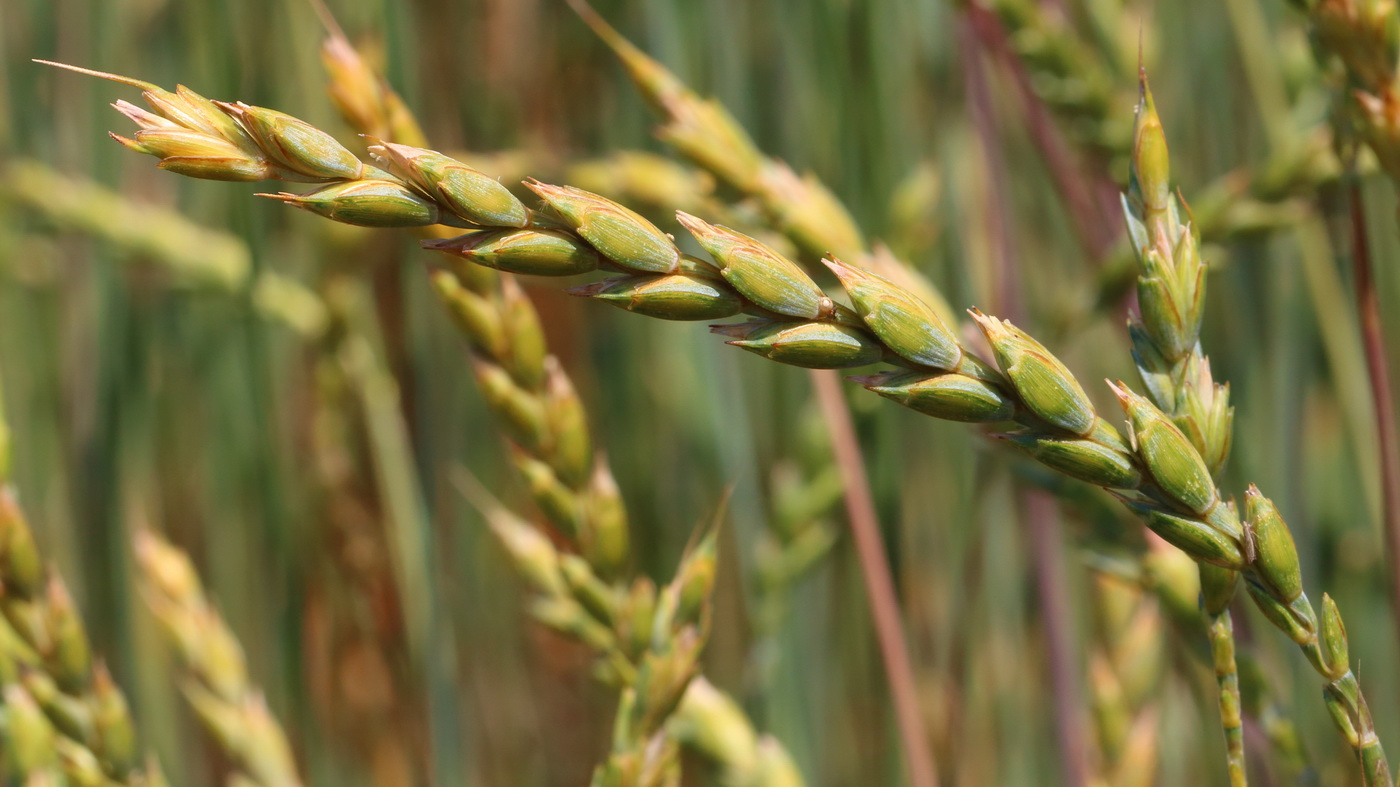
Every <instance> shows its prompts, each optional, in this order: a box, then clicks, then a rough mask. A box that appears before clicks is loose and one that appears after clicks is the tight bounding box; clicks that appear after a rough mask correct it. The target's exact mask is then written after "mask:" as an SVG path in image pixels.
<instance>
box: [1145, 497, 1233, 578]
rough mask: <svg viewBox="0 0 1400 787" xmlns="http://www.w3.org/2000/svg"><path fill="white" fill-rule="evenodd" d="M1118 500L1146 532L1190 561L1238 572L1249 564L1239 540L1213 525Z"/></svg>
mask: <svg viewBox="0 0 1400 787" xmlns="http://www.w3.org/2000/svg"><path fill="white" fill-rule="evenodd" d="M1117 497H1118V499H1119V500H1121V501H1122V502H1123V505H1125V506H1127V507H1128V508H1129V509H1131V510H1132V511H1133V513H1135V514H1137V515H1138V517H1139V518H1141V519H1142V521H1143V523H1144V524H1146V525H1147V527H1148V529H1150V530H1151V531H1152V532H1154V533H1156V534H1157V535H1159V536H1161V537H1162V540H1164V541H1166V542H1167V543H1168V544H1171V545H1172V546H1174V547H1176V548H1177V549H1180V550H1181V551H1183V552H1185V553H1186V554H1188V555H1190V556H1191V557H1192V559H1194V560H1196V561H1198V562H1201V563H1212V564H1214V565H1217V566H1220V567H1222V568H1228V569H1231V570H1234V571H1241V570H1243V569H1244V568H1245V567H1246V566H1247V565H1248V563H1249V561H1248V560H1247V559H1246V557H1245V550H1244V546H1243V544H1241V542H1240V540H1239V539H1237V538H1234V537H1232V536H1230V535H1227V534H1226V533H1223V532H1221V530H1220V529H1219V528H1218V527H1216V526H1215V525H1213V524H1211V523H1209V522H1206V521H1204V520H1202V519H1198V518H1196V517H1191V516H1183V515H1182V514H1179V513H1177V512H1176V511H1173V510H1171V509H1169V508H1165V507H1163V506H1159V505H1157V504H1155V503H1151V502H1148V501H1145V500H1134V499H1130V498H1126V497H1123V496H1121V495H1117ZM1221 507H1222V508H1224V506H1221Z"/></svg>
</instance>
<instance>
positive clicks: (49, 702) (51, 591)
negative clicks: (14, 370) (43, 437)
mask: <svg viewBox="0 0 1400 787" xmlns="http://www.w3.org/2000/svg"><path fill="white" fill-rule="evenodd" d="M10 453H11V446H10V438H9V431H8V427H7V426H6V424H5V418H4V401H3V397H0V614H3V621H0V662H3V666H4V670H3V672H4V674H3V675H2V676H0V677H2V678H3V683H4V684H5V692H4V696H3V698H0V710H3V713H4V716H5V719H6V720H7V722H8V724H7V725H6V727H5V729H4V730H3V734H4V736H5V738H6V741H7V744H8V745H9V746H10V747H11V748H12V749H13V750H15V752H16V758H17V759H16V761H15V762H14V763H12V766H13V767H14V768H18V769H21V770H22V769H24V768H28V767H29V766H30V765H31V764H32V765H33V767H34V772H36V773H43V772H47V771H51V770H52V769H53V768H55V767H56V768H58V769H59V770H61V771H62V772H63V773H64V774H65V775H67V776H69V777H71V778H75V779H78V780H80V781H81V783H84V784H97V783H112V784H121V785H132V786H133V787H159V786H160V785H164V784H165V780H164V777H163V776H162V775H161V773H160V771H159V768H158V767H157V766H156V765H155V763H154V761H151V762H148V763H143V762H142V756H141V753H140V749H139V747H138V745H137V740H136V727H135V724H134V723H133V722H132V719H131V712H130V710H129V708H128V706H127V701H126V697H125V695H124V694H123V693H122V691H121V689H120V688H119V687H118V686H117V684H116V682H115V681H113V680H112V676H111V673H109V672H108V671H107V668H106V666H105V665H103V663H102V662H101V661H100V660H98V659H97V658H96V657H94V655H93V653H92V648H91V646H90V645H89V643H88V637H87V632H86V630H85V629H84V628H83V621H82V618H81V617H80V616H79V614H78V609H77V607H76V606H75V605H74V603H73V599H72V597H71V596H70V595H69V594H68V589H67V587H66V586H65V585H64V583H63V578H62V577H61V576H59V574H58V572H57V571H56V570H54V569H51V568H45V567H44V565H43V562H42V559H41V558H40V556H39V550H38V547H37V546H36V545H35V543H34V534H33V532H32V531H31V530H30V528H29V523H28V521H27V520H26V519H25V516H24V512H23V511H22V510H21V509H20V506H19V501H18V499H17V498H16V496H15V491H14V488H13V487H12V486H11V485H10V478H9V470H10V467H11V465H10V462H11V456H10ZM21 775H25V776H28V773H22V774H21Z"/></svg>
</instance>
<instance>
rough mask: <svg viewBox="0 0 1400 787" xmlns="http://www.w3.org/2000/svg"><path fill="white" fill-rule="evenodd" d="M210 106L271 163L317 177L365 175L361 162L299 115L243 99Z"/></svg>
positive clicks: (346, 177) (342, 177) (315, 179)
mask: <svg viewBox="0 0 1400 787" xmlns="http://www.w3.org/2000/svg"><path fill="white" fill-rule="evenodd" d="M214 105H215V106H217V107H218V108H219V109H222V110H223V111H224V112H226V113H228V116H229V117H231V118H233V119H234V120H236V121H238V125H240V126H242V127H243V130H244V131H246V132H248V136H250V137H252V138H253V141H254V142H255V143H257V146H258V149H259V150H261V151H262V152H263V153H264V154H266V155H267V157H268V158H269V159H271V160H272V161H273V162H274V163H275V164H277V165H279V166H281V167H283V168H285V169H287V170H289V171H291V172H294V173H296V174H298V175H301V176H302V177H303V178H308V179H310V180H312V181H317V180H338V179H345V180H352V179H355V178H359V177H362V176H363V175H364V174H365V165H364V163H363V162H361V161H360V160H359V158H357V157H356V156H355V154H354V153H351V152H350V151H349V150H346V148H345V146H344V145H342V144H340V143H339V142H337V141H336V139H335V137H332V136H331V135H330V134H327V133H326V132H324V131H322V130H320V129H319V128H316V127H315V126H313V125H311V124H310V123H307V122H306V121H304V120H301V119H300V118H295V117H292V116H291V115H287V114H284V113H282V112H278V111H276V110H274V109H267V108H265V107H255V106H250V105H248V104H244V103H243V102H241V101H239V102H235V103H228V102H224V101H215V102H214Z"/></svg>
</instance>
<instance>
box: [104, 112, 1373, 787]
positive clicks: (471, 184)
mask: <svg viewBox="0 0 1400 787" xmlns="http://www.w3.org/2000/svg"><path fill="white" fill-rule="evenodd" d="M148 92H151V91H148ZM154 95H155V97H156V98H157V99H158V98H161V97H163V95H169V94H154ZM206 103H207V104H208V106H207V108H205V107H204V106H203V105H201V110H202V111H207V112H221V113H222V116H223V117H224V118H226V119H228V120H229V121H231V122H234V123H235V124H236V125H237V128H238V134H237V135H234V136H233V137H232V138H229V137H224V136H219V135H216V134H214V133H211V129H217V127H215V126H214V125H213V123H214V122H216V121H208V122H207V123H206V122H202V121H196V122H195V123H194V126H193V127H192V128H191V127H181V128H187V130H190V131H194V132H195V134H194V137H195V138H194V139H190V138H188V137H181V138H180V140H181V144H180V146H179V147H178V148H172V147H171V146H170V143H171V138H170V133H171V132H173V131H174V128H175V127H177V124H176V123H175V122H174V121H172V120H171V119H169V118H167V117H164V116H160V115H152V114H151V113H147V112H144V111H142V110H137V109H135V108H134V107H131V106H130V105H124V106H122V107H121V108H122V110H123V112H124V113H125V114H127V115H128V116H129V117H132V118H133V119H135V120H136V121H137V122H138V125H141V126H142V130H141V131H140V132H138V133H137V135H136V138H135V139H132V140H125V139H123V140H122V142H123V144H124V145H126V146H128V147H130V148H132V149H134V150H137V151H138V152H143V153H147V154H151V155H155V156H157V157H159V158H161V159H162V166H163V167H164V168H166V169H172V170H175V171H178V172H182V173H183V174H188V175H193V176H199V177H206V178H208V177H214V178H216V179H217V178H219V177H221V176H222V177H238V178H246V177H247V173H250V172H257V173H260V174H265V173H268V172H272V171H278V172H290V173H293V174H295V175H297V176H299V177H300V178H301V179H304V180H305V179H311V180H321V181H329V183H330V184H329V185H327V186H325V187H323V188H321V189H318V190H316V191H313V192H311V193H309V194H304V195H294V194H279V195H274V196H275V197H276V198H277V199H278V200H279V201H283V202H287V203H289V204H292V205H294V206H296V207H299V208H302V209H304V210H308V211H310V212H313V213H316V214H318V215H322V216H324V217H327V218H332V219H336V220H340V221H344V222H347V223H356V224H361V225H366V226H376V227H414V226H426V225H429V224H433V223H450V224H467V225H469V226H470V227H473V228H478V227H479V228H481V229H475V230H473V231H472V232H469V233H468V234H466V235H463V236H462V237H461V238H458V239H455V240H452V241H446V242H432V243H430V244H428V245H429V247H431V248H434V249H436V250H439V251H443V252H446V253H448V254H449V255H451V256H452V257H453V258H454V259H461V260H464V261H468V262H471V263H475V264H478V265H485V266H488V267H495V268H499V269H505V270H512V271H519V272H529V273H535V274H543V275H557V276H565V275H573V274H577V273H584V272H588V271H591V270H596V269H598V268H600V267H602V268H605V269H609V270H614V271H619V272H622V273H623V275H622V276H621V277H618V278H614V279H610V280H607V281H605V282H600V283H598V284H596V285H589V286H588V287H586V288H583V289H582V290H580V291H578V292H579V294H582V295H587V296H590V297H598V298H600V299H604V300H609V301H611V302H613V303H615V304H616V305H618V306H620V307H622V308H626V309H628V310H630V311H636V312H640V313H644V314H650V315H651V316H655V317H661V318H668V319H690V320H696V319H713V318H715V317H723V316H727V315H732V314H735V313H738V312H739V311H741V310H742V311H747V312H749V313H750V314H752V315H755V316H756V317H757V318H758V319H755V320H752V321H750V322H747V323H741V324H737V325H724V326H718V327H717V328H716V329H715V330H716V331H717V332H719V333H721V334H723V335H726V336H728V337H730V339H731V342H730V343H731V344H734V345H736V346H739V347H742V348H743V349H746V350H749V351H751V352H754V353H756V354H760V355H763V356H765V357H768V358H770V359H772V360H777V361H780V362H785V363H789V364H793V365H797V366H806V367H809V368H850V367H854V366H863V365H869V364H872V363H876V362H879V361H881V360H886V361H888V362H890V363H892V364H895V365H897V366H898V367H901V369H902V370H905V371H895V372H886V373H883V374H880V375H875V376H872V377H866V378H862V379H861V382H863V383H864V384H865V385H866V386H867V387H868V388H871V389H873V390H875V391H876V392H877V393H880V394H882V395H884V396H887V397H888V398H893V399H896V400H897V401H900V402H901V403H903V404H906V406H910V407H912V408H914V409H916V410H919V411H921V412H924V413H926V414H929V415H934V416H937V417H941V418H945V419H950V420H961V421H970V422H983V423H996V422H1005V421H1015V422H1017V423H1019V424H1020V425H1021V426H1022V427H1023V428H1022V429H1021V430H1019V431H1016V432H1013V433H1009V434H1006V435H1005V437H1006V439H1008V440H1010V441H1012V442H1013V443H1015V444H1016V445H1018V446H1019V447H1021V448H1023V449H1024V450H1025V451H1026V452H1027V453H1029V454H1030V455H1031V456H1033V457H1034V458H1036V459H1038V460H1039V461H1041V462H1042V463H1043V464H1046V465H1047V466H1049V467H1051V468H1052V469H1055V470H1058V471H1060V472H1063V473H1065V474H1067V475H1070V476H1072V477H1075V478H1079V479H1080V480H1085V481H1088V482H1090V483H1094V484H1096V485H1100V486H1104V487H1106V488H1109V489H1111V490H1119V495H1120V499H1121V500H1122V501H1123V503H1124V504H1125V505H1126V506H1127V507H1128V508H1129V509H1130V510H1132V511H1133V512H1134V513H1136V514H1137V515H1138V516H1139V518H1141V519H1142V520H1143V522H1144V523H1145V524H1146V525H1147V526H1148V527H1149V528H1151V529H1152V530H1153V531H1154V532H1156V533H1157V534H1158V535H1160V536H1161V537H1162V538H1163V539H1165V540H1166V541H1168V542H1169V543H1172V544H1174V545H1176V546H1178V547H1179V548H1181V549H1183V550H1184V551H1186V552H1187V553H1188V554H1190V555H1191V556H1192V557H1193V558H1195V559H1196V560H1197V561H1199V562H1204V563H1211V564H1214V565H1217V566H1220V567H1222V568H1226V569H1230V570H1234V571H1240V572H1242V573H1245V574H1246V578H1247V579H1249V580H1250V581H1249V588H1250V594H1251V596H1252V597H1253V598H1254V599H1255V601H1256V602H1257V603H1258V604H1259V606H1260V608H1261V609H1262V610H1264V612H1265V614H1266V616H1268V617H1269V619H1270V621H1271V622H1273V623H1274V624H1275V625H1276V626H1277V627H1279V628H1280V629H1282V630H1284V631H1285V633H1287V634H1288V635H1289V636H1290V637H1291V638H1293V639H1294V640H1295V641H1296V642H1297V643H1298V644H1299V645H1300V646H1301V647H1302V648H1303V650H1304V652H1305V654H1307V655H1308V657H1309V660H1310V662H1311V663H1312V664H1313V666H1314V667H1315V668H1316V669H1317V671H1318V672H1319V673H1321V674H1322V675H1323V676H1324V677H1325V678H1326V679H1327V699H1328V706H1329V708H1331V709H1332V710H1333V714H1334V719H1335V720H1336V722H1337V724H1338V726H1339V728H1340V729H1341V730H1342V731H1343V733H1344V735H1345V736H1346V737H1347V739H1348V741H1349V742H1350V743H1351V744H1352V745H1353V746H1354V747H1355V748H1356V749H1357V751H1358V755H1359V756H1360V758H1361V759H1362V762H1363V766H1364V767H1363V771H1364V772H1365V773H1366V778H1367V781H1368V784H1371V783H1376V784H1379V783H1383V782H1380V781H1376V779H1377V778H1379V777H1380V775H1381V774H1386V775H1388V774H1389V768H1388V765H1387V763H1386V761H1385V758H1384V752H1383V750H1382V749H1381V747H1380V743H1379V740H1377V739H1376V737H1375V733H1374V728H1373V725H1372V724H1371V721H1370V714H1369V711H1367V710H1366V707H1365V702H1364V699H1363V698H1362V696H1361V693H1360V687H1359V685H1358V683H1357V681H1356V678H1355V676H1354V675H1353V674H1352V673H1351V671H1350V665H1349V663H1348V659H1347V658H1346V657H1345V656H1346V640H1345V633H1344V631H1343V630H1342V629H1341V624H1340V621H1341V619H1340V616H1339V615H1338V613H1337V612H1336V607H1335V605H1334V604H1332V603H1331V601H1330V599H1325V600H1324V613H1323V615H1322V619H1321V623H1320V624H1319V622H1318V619H1317V616H1316V615H1315V614H1314V613H1313V611H1312V608H1311V606H1310V605H1309V604H1308V602H1307V601H1306V598H1305V597H1303V595H1302V588H1301V578H1300V576H1299V573H1298V564H1297V555H1296V551H1295V550H1294V549H1293V545H1292V537H1291V535H1290V534H1289V532H1288V529H1287V525H1286V524H1285V523H1284V522H1283V519H1282V518H1281V517H1280V516H1279V515H1278V513H1277V511H1276V510H1274V508H1273V506H1272V504H1271V503H1269V501H1268V500H1267V499H1266V498H1264V497H1263V496H1262V495H1260V494H1259V493H1258V491H1257V490H1255V489H1253V488H1251V491H1250V494H1249V496H1248V503H1249V509H1248V513H1249V516H1248V518H1247V519H1246V520H1241V518H1240V517H1239V514H1238V513H1237V512H1236V510H1235V507H1234V505H1233V504H1232V503H1228V502H1226V501H1225V500H1224V499H1223V497H1222V495H1221V494H1220V492H1219V490H1218V489H1217V488H1216V486H1215V484H1214V482H1213V480H1212V479H1211V476H1210V471H1209V469H1208V467H1207V464H1206V460H1205V459H1204V458H1203V457H1202V455H1201V454H1200V452H1199V451H1197V450H1196V448H1195V447H1194V445H1193V444H1192V443H1191V441H1190V439H1189V438H1188V437H1187V436H1186V435H1185V434H1183V433H1182V431H1181V430H1180V428H1179V427H1177V426H1176V424H1175V423H1173V421H1172V419H1171V418H1170V417H1169V416H1167V415H1166V414H1165V413H1163V412H1162V411H1161V410H1159V409H1158V408H1157V407H1156V406H1155V405H1153V404H1152V403H1151V402H1150V401H1149V400H1148V399H1146V398H1144V397H1142V396H1139V395H1137V394H1135V393H1133V392H1132V391H1131V390H1129V389H1128V387H1127V386H1125V385H1122V384H1119V385H1114V386H1112V387H1113V390H1114V392H1115V393H1116V394H1117V396H1118V398H1119V401H1120V404H1121V405H1122V407H1123V410H1124V412H1125V414H1126V415H1127V416H1128V419H1129V422H1130V426H1131V432H1130V435H1131V436H1132V440H1131V441H1128V440H1125V439H1124V438H1123V437H1122V436H1121V435H1120V433H1119V432H1118V431H1117V430H1116V429H1115V428H1114V427H1113V426H1112V425H1111V424H1110V423H1109V422H1108V421H1106V420H1104V419H1103V418H1102V417H1100V416H1099V414H1098V413H1097V412H1096V411H1095V410H1094V408H1093V406H1092V404H1091V403H1090V401H1089V399H1088V396H1087V395H1086V394H1085V393H1084V391H1083V388H1082V386H1081V385H1080V384H1079V382H1078V381H1077V380H1076V379H1075V378H1074V377H1073V375H1072V374H1071V373H1070V372H1069V370H1068V369H1067V368H1066V367H1065V366H1064V365H1063V364H1062V363H1061V362H1060V361H1059V360H1058V359H1056V358H1055V357H1054V355H1053V354H1052V353H1050V351H1049V350H1047V349H1046V348H1045V347H1044V346H1042V345H1041V344H1040V343H1039V342H1037V341H1035V339H1034V338H1032V337H1031V336H1030V335H1029V334H1026V333H1025V332H1023V331H1021V330H1020V329H1018V328H1016V327H1015V326H1013V325H1011V324H1009V323H1006V322H1005V321H1002V320H998V319H996V318H995V317H991V316H988V315H985V314H983V313H981V312H980V311H977V310H975V309H974V310H972V311H971V314H972V316H973V317H974V318H975V319H976V320H977V322H978V323H979V325H980V327H981V328H982V331H983V333H984V335H985V336H986V338H987V340H988V342H989V344H991V346H992V347H993V349H994V351H995V355H996V360H997V367H999V368H994V367H992V366H990V365H989V364H987V363H986V362H984V361H981V360H980V359H978V358H977V357H976V356H975V355H974V354H973V353H971V352H970V351H968V350H967V349H966V348H964V347H963V346H962V345H961V344H960V343H959V342H958V341H957V338H956V337H955V336H954V335H953V334H952V333H951V332H950V331H949V330H948V329H947V327H946V325H944V324H943V322H942V320H941V319H940V318H938V316H937V315H936V314H935V313H934V312H933V311H932V309H930V308H929V307H928V306H927V305H926V304H924V303H922V302H921V301H919V300H918V299H917V298H915V297H914V296H912V295H911V294H909V293H908V292H906V291H904V290H903V289H901V288H899V287H897V286H896V285H894V284H892V283H891V282H889V281H888V280H886V279H883V278H881V277H879V276H877V275H875V274H873V273H870V272H868V271H864V270H861V269H857V268H853V267H851V266H847V265H844V264H843V263H841V262H840V261H838V260H835V259H832V260H829V262H828V265H829V267H831V268H832V270H833V272H835V273H836V274H837V276H838V278H840V279H841V280H842V283H843V285H844V286H845V288H846V290H847V293H848V294H849V296H850V297H851V300H852V303H853V305H854V307H855V308H854V310H852V309H850V308H847V307H844V306H841V305H838V304H837V303H836V302H835V301H833V300H832V299H831V298H829V297H828V296H826V295H825V294H824V293H822V291H821V290H820V289H819V288H818V287H817V286H816V284H815V283H814V282H812V280H811V279H810V278H808V277H807V276H806V275H805V274H804V273H802V271H801V270H800V269H799V268H797V266H796V265H795V264H794V263H792V262H791V261H788V260H786V259H784V258H782V257H781V256H780V255H777V254H776V253H775V252H773V251H772V250H770V249H767V248H765V247H763V246H762V245H761V244H758V243H757V242H756V241H754V240H753V239H751V238H747V237H745V236H742V235H740V234H738V233H735V232H733V231H731V230H726V229H724V228H722V227H716V226H714V225H710V224H707V223H706V222H704V221H702V220H699V219H697V218H695V217H692V216H684V215H683V216H681V217H680V218H681V221H682V223H683V224H685V225H686V226H687V228H688V229H690V230H691V232H692V234H693V235H695V236H696V239H697V240H698V241H699V242H700V244H701V246H702V247H704V248H706V250H707V251H708V252H709V253H710V254H711V256H712V258H713V262H706V261H704V260H701V259H699V258H696V257H692V256H690V255H685V254H682V253H681V252H680V250H679V249H678V248H677V247H676V246H675V244H674V243H673V241H672V240H671V239H670V237H669V236H667V235H665V234H664V233H662V232H661V231H660V230H658V229H656V227H655V226H654V225H652V224H651V223H650V222H647V221H646V220H645V219H642V218H641V217H640V216H637V215H636V214H635V213H633V212H632V211H630V210H628V209H626V208H625V207H623V206H621V205H617V204H616V203H613V202H611V201H609V200H606V199H603V198H602V197H599V196H597V195H594V194H590V193H588V192H584V191H581V190H579V189H572V188H569V187H560V186H551V185H549V184H544V183H540V182H538V181H531V182H529V183H527V185H528V186H529V187H530V188H531V189H532V190H533V191H535V192H536V194H538V195H539V196H540V197H541V199H542V200H543V202H544V204H545V205H546V206H547V207H548V208H549V210H550V211H551V212H552V213H553V217H550V216H548V215H547V214H546V215H541V214H540V213H538V212H535V211H530V210H528V209H525V208H524V207H523V206H520V207H519V208H517V207H516V205H515V204H514V203H504V201H503V199H502V198H501V197H500V196H499V194H498V193H496V192H494V191H492V192H490V193H487V194H485V195H481V196H478V195H475V194H474V190H475V189H476V188H477V187H478V186H479V185H480V178H479V177H478V175H479V173H475V171H470V172H469V173H463V171H462V170H461V169H459V167H462V166H463V165H460V164H459V163H457V162H453V161H452V160H451V159H448V158H447V157H445V156H442V155H441V154H439V153H436V152H433V151H426V150H421V149H414V148H409V147H407V146H401V145H394V144H392V143H385V144H384V145H379V146H376V148H375V151H376V153H377V154H378V155H380V156H381V157H382V158H383V160H384V161H385V163H386V164H387V166H389V167H390V168H391V169H394V170H396V171H397V172H399V173H401V174H400V175H397V176H395V175H391V174H389V173H387V172H385V171H384V170H380V169H378V168H373V167H370V166H369V165H366V164H364V163H363V162H360V161H359V160H358V159H356V158H355V157H354V156H353V155H352V154H350V153H349V151H346V150H345V149H344V148H343V147H341V146H340V145H339V144H338V143H335V142H334V140H333V139H331V138H330V137H329V135H326V134H325V133H324V132H320V131H319V130H316V129H314V127H311V126H309V125H307V124H305V123H304V122H302V121H299V120H296V119H295V118H291V117H289V116H287V115H283V114H281V113H277V112H274V111H272V110H267V109H262V108H258V107H251V106H248V105H245V104H214V103H209V102H206ZM218 122H221V121H218ZM219 133H223V132H219ZM205 140H208V141H205ZM231 147H232V148H236V149H237V150H239V151H240V156H239V157H238V158H237V159H236V160H233V161H229V156H228V155H227V154H228V152H229V150H230V148H231ZM177 152H179V153H187V152H194V153H196V155H194V156H189V155H180V156H176V155H172V154H174V153H177ZM200 154H204V155H200ZM214 154H217V155H214ZM473 173H475V174H473ZM492 183H494V181H492ZM503 203H504V208H505V210H507V211H508V213H505V214H502V213H501V212H500V211H501V210H502V209H503ZM510 214H514V215H516V216H518V217H519V219H520V221H521V222H522V223H521V224H518V225H517V224H511V223H506V222H505V221H504V219H505V218H506V217H507V216H508V215H510ZM488 228H489V229H488Z"/></svg>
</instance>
